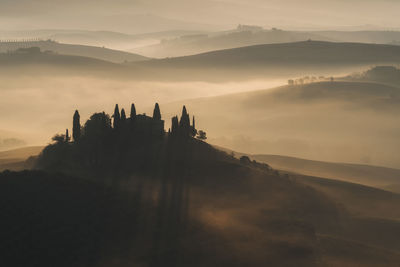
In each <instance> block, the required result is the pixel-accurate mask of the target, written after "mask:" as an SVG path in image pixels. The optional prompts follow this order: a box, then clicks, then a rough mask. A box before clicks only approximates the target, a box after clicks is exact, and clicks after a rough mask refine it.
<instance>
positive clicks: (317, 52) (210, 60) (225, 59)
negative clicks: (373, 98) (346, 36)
mask: <svg viewBox="0 0 400 267" xmlns="http://www.w3.org/2000/svg"><path fill="white" fill-rule="evenodd" d="M378 62H381V63H384V62H400V46H394V45H382V44H365V43H334V42H323V41H305V42H295V43H279V44H263V45H254V46H245V47H240V48H232V49H225V50H217V51H212V52H207V53H201V54H197V55H193V56H184V57H176V58H167V59H160V60H151V61H147V62H144V65H157V64H160V65H166V66H174V65H176V66H182V65H184V64H186V65H187V64H190V65H191V66H210V65H213V66H233V67H235V66H236V65H232V64H237V66H238V67H239V66H243V64H254V65H270V64H276V63H280V64H282V63H290V64H300V63H301V64H307V65H310V64H341V63H347V64H357V63H378Z"/></svg>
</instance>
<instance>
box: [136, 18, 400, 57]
mask: <svg viewBox="0 0 400 267" xmlns="http://www.w3.org/2000/svg"><path fill="white" fill-rule="evenodd" d="M306 40H313V41H330V42H355V43H372V44H395V42H396V41H397V42H398V41H400V32H397V31H286V30H280V29H275V28H274V29H271V30H266V29H263V28H261V27H256V26H246V25H239V26H238V28H237V29H235V30H230V31H222V32H214V33H207V32H205V33H200V34H188V35H183V36H180V37H175V38H169V39H164V40H162V41H161V42H160V43H158V44H152V45H148V46H143V47H137V48H135V49H132V50H131V51H132V52H134V53H139V54H143V55H147V56H149V57H156V58H162V57H177V56H187V55H193V54H199V53H204V52H209V51H213V50H222V49H230V48H238V47H243V46H251V45H261V44H274V43H289V42H301V41H306Z"/></svg>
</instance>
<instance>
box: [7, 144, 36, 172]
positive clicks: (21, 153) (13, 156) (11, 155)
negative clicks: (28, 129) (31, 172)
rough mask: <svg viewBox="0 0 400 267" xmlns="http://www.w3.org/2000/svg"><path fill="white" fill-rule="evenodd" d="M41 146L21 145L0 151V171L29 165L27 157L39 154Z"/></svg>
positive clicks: (15, 169) (20, 168)
mask: <svg viewBox="0 0 400 267" xmlns="http://www.w3.org/2000/svg"><path fill="white" fill-rule="evenodd" d="M42 149H43V147H42V146H30V147H22V148H18V149H13V150H8V151H1V152H0V171H3V170H6V169H8V170H14V171H18V170H22V169H24V168H28V167H29V162H26V161H27V160H28V158H30V157H34V156H37V155H39V153H40V152H41V151H42Z"/></svg>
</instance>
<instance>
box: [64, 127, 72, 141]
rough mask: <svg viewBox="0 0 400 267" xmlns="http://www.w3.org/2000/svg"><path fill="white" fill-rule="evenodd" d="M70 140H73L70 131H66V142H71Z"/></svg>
mask: <svg viewBox="0 0 400 267" xmlns="http://www.w3.org/2000/svg"><path fill="white" fill-rule="evenodd" d="M69 140H71V138H70V137H69V132H68V129H66V130H65V142H67V143H68V142H69Z"/></svg>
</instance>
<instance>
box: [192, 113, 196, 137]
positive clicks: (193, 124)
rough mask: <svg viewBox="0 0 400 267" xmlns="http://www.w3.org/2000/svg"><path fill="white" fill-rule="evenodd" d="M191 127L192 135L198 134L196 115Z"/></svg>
mask: <svg viewBox="0 0 400 267" xmlns="http://www.w3.org/2000/svg"><path fill="white" fill-rule="evenodd" d="M191 129H192V132H191V135H192V136H193V137H194V136H196V134H197V130H196V122H195V120H194V116H193V119H192V126H191Z"/></svg>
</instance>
